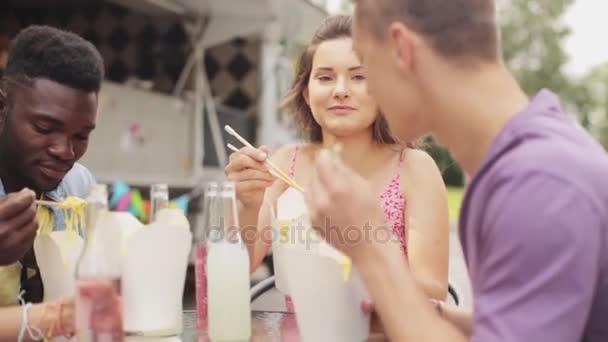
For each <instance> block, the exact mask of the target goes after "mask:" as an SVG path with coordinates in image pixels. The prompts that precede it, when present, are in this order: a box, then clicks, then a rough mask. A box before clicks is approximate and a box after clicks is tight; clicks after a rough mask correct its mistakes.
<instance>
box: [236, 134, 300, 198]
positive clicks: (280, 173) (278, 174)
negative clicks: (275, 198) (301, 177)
mask: <svg viewBox="0 0 608 342" xmlns="http://www.w3.org/2000/svg"><path fill="white" fill-rule="evenodd" d="M224 130H225V131H226V132H227V133H228V134H230V135H232V136H233V137H235V138H236V139H237V140H238V141H240V142H241V143H243V145H245V146H247V147H251V148H254V149H255V147H253V145H251V144H250V143H249V142H248V141H247V140H245V139H244V138H243V137H242V136H240V135H239V134H238V133H237V132H236V131H235V130H234V129H233V128H232V127H230V126H229V125H225V126H224ZM230 146H232V145H229V146H228V148H230V149H232V148H234V149H232V150H233V151H234V150H237V151H238V149H236V147H234V146H232V148H231V147H230ZM265 164H266V166H268V168H269V169H271V170H272V171H274V172H275V173H276V174H275V175H274V176H275V177H277V178H280V179H281V180H282V181H284V182H285V183H287V185H289V186H291V187H292V188H294V189H296V190H298V191H299V192H302V193H303V192H304V188H302V187H301V186H300V185H299V184H298V183H296V181H294V180H293V179H292V178H291V177H289V176H288V175H287V174H286V173H285V172H284V171H283V170H281V168H280V167H278V166H276V165H275V164H274V163H273V162H272V161H271V160H270V159H268V158H267V159H266V161H265Z"/></svg>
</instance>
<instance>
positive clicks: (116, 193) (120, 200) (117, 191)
mask: <svg viewBox="0 0 608 342" xmlns="http://www.w3.org/2000/svg"><path fill="white" fill-rule="evenodd" d="M190 199H191V196H190V194H183V195H181V196H179V197H176V198H174V199H173V200H171V201H169V208H178V209H181V210H182V211H183V212H184V213H185V214H187V213H188V205H189V204H190ZM109 204H110V209H111V210H114V211H128V212H130V213H131V214H133V216H135V217H137V218H138V219H139V220H140V221H142V222H144V223H147V222H148V218H149V217H150V213H151V209H150V208H151V205H150V201H149V200H144V199H143V198H142V195H141V192H140V191H139V190H137V189H131V188H130V187H129V185H127V184H126V183H124V182H121V181H117V182H114V184H112V195H111V196H110V202H109Z"/></svg>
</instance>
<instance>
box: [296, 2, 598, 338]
mask: <svg viewBox="0 0 608 342" xmlns="http://www.w3.org/2000/svg"><path fill="white" fill-rule="evenodd" d="M353 35H354V46H355V50H356V52H357V53H358V55H359V56H360V57H361V59H362V61H363V64H364V65H365V68H366V75H367V84H368V87H369V89H370V92H371V93H372V95H373V96H374V97H375V98H376V100H377V101H378V103H379V105H380V107H381V109H382V111H383V113H384V114H385V115H386V118H387V120H388V122H389V125H390V127H391V130H392V131H393V132H394V133H395V134H396V135H397V136H398V137H399V138H400V139H401V140H402V141H412V140H414V139H416V138H418V137H420V136H422V135H423V134H426V133H433V134H435V135H436V136H437V138H438V139H439V140H440V141H441V142H442V143H444V144H445V145H446V146H447V147H448V148H449V149H450V151H451V152H452V154H453V155H454V157H455V158H456V159H457V160H458V161H459V163H460V164H461V166H462V167H463V169H464V170H465V172H466V173H467V175H469V176H470V177H471V178H470V183H469V184H468V189H467V193H466V196H465V200H464V203H463V208H462V214H461V221H460V226H459V229H460V237H461V242H462V245H463V249H464V253H465V258H466V262H467V266H468V269H469V273H470V276H471V281H472V287H473V295H474V298H473V301H474V310H473V313H472V314H466V313H463V312H460V311H459V310H456V309H454V308H451V307H448V306H447V305H444V304H436V305H435V308H433V307H432V306H431V305H430V304H429V301H428V300H427V299H426V298H425V297H424V295H423V293H422V292H421V291H420V290H419V289H418V288H417V285H416V283H415V279H414V277H413V276H412V273H411V272H410V269H409V265H407V263H406V262H405V260H404V259H403V258H402V257H401V255H400V253H399V252H400V251H399V246H398V244H396V243H390V242H389V243H380V242H378V241H374V240H373V238H372V237H375V236H378V234H375V233H374V234H369V228H368V227H370V226H371V227H374V229H375V230H378V229H381V227H382V226H383V222H381V221H377V220H374V218H376V217H382V215H380V214H379V213H380V210H381V209H379V208H378V206H377V200H376V198H375V196H374V194H373V193H372V192H371V191H370V186H369V185H368V183H367V182H366V181H365V180H363V179H362V178H361V177H360V176H358V175H356V174H354V173H353V171H352V170H350V169H348V168H347V167H346V166H345V165H344V164H343V163H342V162H341V161H340V160H339V158H336V157H334V156H333V155H332V154H330V153H329V152H322V153H321V154H320V155H319V158H318V164H317V168H316V172H314V173H313V175H312V180H311V185H310V188H309V189H308V191H307V199H308V205H309V209H310V211H311V216H312V218H313V220H314V223H315V228H317V230H318V231H319V232H320V233H321V234H322V235H323V236H327V237H328V239H329V240H330V242H331V243H332V244H334V245H335V246H337V247H338V248H340V249H341V250H343V251H344V252H345V253H347V254H348V255H349V256H350V257H351V258H352V260H353V262H354V264H355V265H356V267H357V268H358V269H359V272H360V274H361V275H362V277H363V279H364V281H365V283H366V285H367V287H368V290H369V292H370V294H371V296H372V298H373V300H374V302H375V307H376V310H377V312H378V313H379V315H380V318H381V320H382V323H383V324H384V328H385V331H386V334H387V335H388V336H389V338H390V339H391V340H393V341H416V342H419V341H451V342H452V341H469V340H470V341H480V342H481V341H509V342H511V341H534V342H536V341H551V342H574V341H586V342H604V341H608V156H607V155H606V152H605V151H604V150H603V149H602V147H601V146H599V145H598V144H597V143H596V142H595V141H594V140H593V139H592V138H591V137H590V136H589V135H588V134H587V133H586V132H585V131H584V130H582V129H581V128H580V127H579V126H578V125H576V124H575V123H574V122H573V120H572V119H571V118H570V117H569V116H568V115H566V114H565V113H564V112H563V110H562V108H561V105H560V101H559V99H558V98H557V96H556V95H554V94H552V93H551V92H550V91H548V90H542V91H541V92H539V93H538V94H537V95H536V96H534V97H533V98H528V97H527V96H526V95H525V94H524V93H523V91H522V90H521V88H520V87H519V85H518V84H517V82H516V81H515V80H514V78H513V77H512V75H511V74H510V73H509V72H508V70H507V69H506V68H505V66H504V64H503V62H502V59H501V52H500V40H499V38H498V31H497V25H496V21H495V8H494V1H493V0H357V5H356V10H355V25H354V34H353ZM353 115H354V114H353ZM406 201H407V199H406ZM415 219H416V218H415V217H411V218H410V222H413V221H415ZM324 222H328V223H329V224H324ZM370 223H371V225H370ZM357 227H359V233H360V234H359V235H358V236H360V237H363V240H361V239H357V240H356V241H353V240H349V237H352V236H357V234H354V233H353V229H355V228H357ZM336 228H338V229H339V231H341V232H342V233H343V235H341V236H340V235H336V232H335V229H336ZM335 237H339V238H335ZM334 238H335V239H334ZM409 238H410V239H425V238H428V237H425V236H420V235H416V236H410V237H409Z"/></svg>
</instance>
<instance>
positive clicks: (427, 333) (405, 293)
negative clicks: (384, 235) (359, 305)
mask: <svg viewBox="0 0 608 342" xmlns="http://www.w3.org/2000/svg"><path fill="white" fill-rule="evenodd" d="M362 253H365V254H364V255H363V254H362V255H359V256H358V257H356V258H355V259H353V260H354V261H355V265H356V266H357V268H358V270H359V272H360V273H361V276H362V277H363V281H364V282H365V285H366V286H367V289H368V291H369V292H370V295H371V297H372V298H373V300H374V303H375V305H376V310H377V312H378V314H379V315H380V319H381V320H382V324H383V326H384V329H385V332H386V334H387V336H388V337H389V339H390V340H391V341H396V342H410V341H411V342H416V341H428V342H435V341H436V342H440V341H450V342H464V341H467V338H466V336H465V335H464V334H463V333H462V332H461V331H459V329H458V328H457V327H456V326H455V325H453V324H452V323H450V322H448V321H447V320H445V319H442V318H441V317H440V316H439V314H438V312H437V310H436V309H435V308H434V307H433V305H432V304H431V303H430V302H429V300H428V297H427V296H426V295H425V293H424V292H423V291H422V290H421V289H420V288H419V286H418V285H417V284H416V281H415V279H414V278H413V276H412V273H411V271H410V270H409V267H408V265H407V263H406V262H405V259H404V258H403V256H402V254H401V252H400V249H399V245H398V244H389V245H387V244H382V245H380V244H375V245H373V247H371V248H367V252H362Z"/></svg>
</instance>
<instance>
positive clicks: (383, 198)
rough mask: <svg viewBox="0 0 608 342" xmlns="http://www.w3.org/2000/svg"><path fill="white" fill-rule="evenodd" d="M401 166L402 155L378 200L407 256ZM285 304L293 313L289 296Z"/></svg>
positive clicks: (292, 171)
mask: <svg viewBox="0 0 608 342" xmlns="http://www.w3.org/2000/svg"><path fill="white" fill-rule="evenodd" d="M299 149H300V146H299V145H296V146H295V148H294V152H293V157H292V159H291V164H290V166H289V176H290V177H291V178H295V175H296V159H297V157H298V151H299ZM402 166H403V153H401V154H400V157H399V165H398V168H397V170H395V175H394V176H393V178H392V179H391V181H390V183H389V184H388V185H387V186H386V188H385V189H384V191H382V193H380V196H379V197H378V199H379V200H380V205H381V206H382V209H384V216H385V218H386V222H388V223H389V224H390V225H391V228H392V230H393V235H394V236H395V238H398V239H399V241H400V242H401V248H402V250H403V254H404V255H405V256H407V226H406V221H405V197H404V196H403V192H402V191H401V172H400V171H401V167H402ZM285 304H286V306H287V310H288V311H289V312H295V308H294V305H293V301H292V300H291V297H290V296H285Z"/></svg>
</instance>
